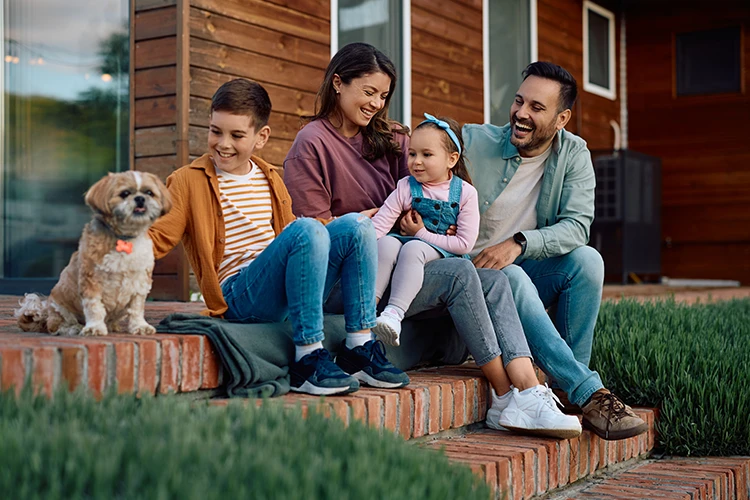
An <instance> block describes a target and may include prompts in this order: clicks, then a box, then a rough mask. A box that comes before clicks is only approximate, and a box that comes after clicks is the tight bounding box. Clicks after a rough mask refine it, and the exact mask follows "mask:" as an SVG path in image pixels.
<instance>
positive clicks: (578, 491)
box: [549, 457, 750, 500]
mask: <svg viewBox="0 0 750 500" xmlns="http://www.w3.org/2000/svg"><path fill="white" fill-rule="evenodd" d="M749 489H750V457H703V458H665V459H661V460H647V461H645V462H643V463H639V464H636V465H635V466H634V467H631V468H628V469H626V470H620V471H615V472H613V473H611V474H605V475H603V476H601V477H597V478H593V479H589V480H586V481H582V482H581V483H579V484H576V485H573V486H571V487H569V488H566V489H564V490H561V491H559V492H556V493H555V494H553V495H551V496H550V497H549V498H550V499H551V500H571V499H587V500H593V499H600V500H614V499H622V498H648V499H684V500H712V499H716V500H719V499H721V500H747V498H748V490H749Z"/></svg>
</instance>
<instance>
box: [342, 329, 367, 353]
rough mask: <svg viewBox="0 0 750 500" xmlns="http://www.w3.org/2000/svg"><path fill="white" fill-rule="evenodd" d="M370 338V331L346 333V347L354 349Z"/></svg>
mask: <svg viewBox="0 0 750 500" xmlns="http://www.w3.org/2000/svg"><path fill="white" fill-rule="evenodd" d="M371 340H372V333H370V332H367V333H347V334H346V347H347V348H348V349H354V348H355V347H357V346H359V345H365V344H366V343H368V342H369V341H371Z"/></svg>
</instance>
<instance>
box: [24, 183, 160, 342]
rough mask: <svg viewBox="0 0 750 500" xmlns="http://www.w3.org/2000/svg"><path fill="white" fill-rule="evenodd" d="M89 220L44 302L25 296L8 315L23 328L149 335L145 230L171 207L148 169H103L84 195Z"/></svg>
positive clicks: (149, 249) (150, 263)
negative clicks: (122, 326)
mask: <svg viewBox="0 0 750 500" xmlns="http://www.w3.org/2000/svg"><path fill="white" fill-rule="evenodd" d="M86 204H87V205H88V206H89V207H91V209H92V210H93V211H94V217H93V219H92V220H91V221H90V222H89V223H88V224H86V226H85V227H84V228H83V234H82V235H81V240H80V241H79V243H78V251H77V252H75V253H73V255H72V256H71V257H70V262H69V263H68V265H67V266H66V267H65V269H63V271H62V273H61V274H60V280H59V281H58V282H57V284H56V285H55V287H54V288H53V289H52V293H51V294H50V297H49V299H47V300H45V299H44V298H42V297H40V296H39V295H36V294H33V293H31V294H27V295H26V296H25V297H24V298H23V299H22V300H21V302H20V306H21V307H20V308H19V309H16V311H15V315H16V318H17V319H18V326H20V327H21V329H22V330H24V331H27V332H31V331H34V332H46V333H51V334H53V335H79V334H80V335H107V333H108V332H116V331H120V328H119V327H120V323H121V322H122V321H123V320H124V321H125V328H126V331H127V332H129V333H133V334H136V335H150V334H152V333H154V332H155V330H154V327H152V326H151V325H149V324H148V323H147V322H146V320H145V319H144V317H143V311H144V306H145V302H146V296H147V295H148V293H149V291H150V290H151V272H152V271H153V269H154V251H153V245H152V243H151V238H149V236H148V234H147V231H148V228H149V227H150V226H151V224H153V223H154V221H155V220H156V219H158V218H159V217H160V216H162V215H164V214H166V213H167V212H168V211H169V210H170V209H171V208H172V201H171V198H170V197H169V192H168V191H167V188H166V187H165V186H164V184H163V183H162V182H161V181H160V180H159V178H158V177H156V176H155V175H153V174H150V173H144V172H134V171H130V172H123V173H119V174H109V175H107V176H106V177H104V178H102V179H101V180H99V181H98V182H97V183H96V184H94V185H93V186H92V187H91V189H89V190H88V192H87V193H86Z"/></svg>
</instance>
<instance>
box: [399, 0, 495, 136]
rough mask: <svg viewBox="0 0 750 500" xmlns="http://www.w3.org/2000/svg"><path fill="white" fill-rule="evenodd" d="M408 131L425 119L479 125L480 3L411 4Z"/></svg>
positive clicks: (415, 0)
mask: <svg viewBox="0 0 750 500" xmlns="http://www.w3.org/2000/svg"><path fill="white" fill-rule="evenodd" d="M411 41H412V51H411V55H412V57H411V65H412V74H411V77H412V82H411V86H412V94H411V99H412V104H411V105H412V119H411V120H412V126H416V125H418V124H419V123H420V122H421V121H422V120H423V119H424V116H423V113H425V112H426V113H430V114H433V115H436V116H441V115H444V116H449V117H451V118H453V119H455V120H457V121H458V122H459V123H461V124H464V123H481V122H482V121H483V118H484V108H483V97H482V95H483V82H484V80H483V66H482V2H481V0H412V2H411Z"/></svg>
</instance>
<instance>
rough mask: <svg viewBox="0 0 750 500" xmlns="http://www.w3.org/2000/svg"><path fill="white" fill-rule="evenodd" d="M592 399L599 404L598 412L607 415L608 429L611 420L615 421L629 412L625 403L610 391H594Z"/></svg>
mask: <svg viewBox="0 0 750 500" xmlns="http://www.w3.org/2000/svg"><path fill="white" fill-rule="evenodd" d="M592 399H593V400H594V401H596V403H597V405H598V406H599V413H601V414H602V415H604V414H605V413H606V415H607V430H609V426H610V424H611V422H612V420H615V421H617V420H620V419H622V418H625V417H627V416H629V414H630V412H629V411H628V407H627V406H626V405H625V403H623V401H622V400H621V399H620V398H618V397H617V396H615V395H614V394H612V393H611V392H604V393H602V392H598V393H595V394H594V395H593V396H592Z"/></svg>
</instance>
